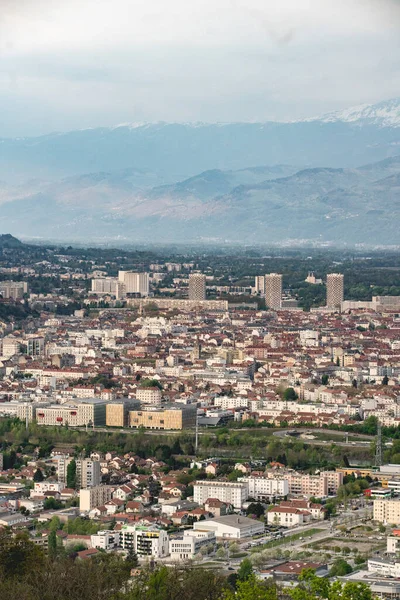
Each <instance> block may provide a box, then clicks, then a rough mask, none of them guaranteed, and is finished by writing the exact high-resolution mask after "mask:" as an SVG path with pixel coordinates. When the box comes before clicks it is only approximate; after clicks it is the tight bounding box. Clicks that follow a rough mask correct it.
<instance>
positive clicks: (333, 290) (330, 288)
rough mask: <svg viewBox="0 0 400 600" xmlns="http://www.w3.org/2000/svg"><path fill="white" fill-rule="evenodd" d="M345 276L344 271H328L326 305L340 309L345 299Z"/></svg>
mask: <svg viewBox="0 0 400 600" xmlns="http://www.w3.org/2000/svg"><path fill="white" fill-rule="evenodd" d="M343 282H344V276H343V275H342V273H328V275H327V276H326V306H327V308H330V309H334V310H340V308H341V306H342V302H343V300H344V283H343Z"/></svg>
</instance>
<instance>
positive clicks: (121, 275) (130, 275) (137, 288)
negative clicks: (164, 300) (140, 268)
mask: <svg viewBox="0 0 400 600" xmlns="http://www.w3.org/2000/svg"><path fill="white" fill-rule="evenodd" d="M118 281H120V282H121V283H123V284H124V285H125V292H126V293H127V294H140V295H141V296H148V295H149V281H150V280H149V274H148V273H134V272H133V271H118Z"/></svg>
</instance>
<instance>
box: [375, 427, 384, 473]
mask: <svg viewBox="0 0 400 600" xmlns="http://www.w3.org/2000/svg"><path fill="white" fill-rule="evenodd" d="M381 465H382V426H381V424H380V421H378V427H377V436H376V449H375V466H376V467H380V466H381Z"/></svg>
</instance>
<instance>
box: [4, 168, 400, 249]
mask: <svg viewBox="0 0 400 600" xmlns="http://www.w3.org/2000/svg"><path fill="white" fill-rule="evenodd" d="M276 175H278V177H276ZM150 182H151V178H150V180H149V183H150ZM143 185H144V184H143ZM10 194H11V190H9V196H8V201H6V202H4V201H3V203H2V204H0V219H1V221H2V223H3V226H5V227H7V229H8V230H9V231H11V232H13V233H16V234H17V233H18V234H20V235H24V236H25V237H29V236H35V237H37V236H42V237H44V238H46V239H62V240H68V239H71V240H77V241H78V240H79V241H82V240H93V241H99V240H103V241H104V240H106V239H107V240H117V241H118V240H122V241H130V242H135V241H141V242H143V241H146V242H149V241H151V242H168V241H171V240H172V241H185V242H187V241H206V240H214V241H220V242H223V241H230V242H235V241H241V242H242V241H245V242H248V243H258V242H285V241H288V240H318V241H330V242H340V243H349V244H353V243H368V244H400V232H399V228H398V225H397V223H398V219H399V218H400V159H399V157H393V158H391V159H385V160H384V161H380V162H378V163H371V164H368V165H365V166H361V167H359V168H357V169H342V168H340V169H334V168H331V167H320V168H312V169H298V167H297V168H296V167H294V166H289V165H280V166H275V167H255V168H247V169H240V170H237V171H234V170H229V171H223V170H212V171H205V172H202V173H200V174H198V175H196V176H194V177H190V178H189V179H185V180H182V181H179V182H177V183H175V184H168V185H162V186H156V187H149V188H145V187H142V188H138V187H137V186H136V184H132V181H131V174H129V175H126V174H122V173H115V174H107V173H102V174H89V175H85V176H78V177H76V178H68V179H64V180H61V181H60V182H58V183H55V182H54V183H50V184H47V185H43V184H42V183H40V184H38V185H37V189H36V190H35V189H34V186H33V185H32V186H31V193H30V194H28V195H24V196H23V197H21V188H20V187H18V188H16V191H15V197H10ZM17 242H18V240H17Z"/></svg>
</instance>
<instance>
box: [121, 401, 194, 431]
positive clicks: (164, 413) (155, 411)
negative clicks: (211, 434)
mask: <svg viewBox="0 0 400 600" xmlns="http://www.w3.org/2000/svg"><path fill="white" fill-rule="evenodd" d="M196 416H197V406H196V405H195V404H186V405H181V406H176V405H174V404H171V405H165V407H163V408H152V407H148V408H143V409H141V410H131V411H129V426H130V427H133V428H135V429H137V428H138V427H145V428H146V429H178V430H180V429H188V428H192V427H195V426H196Z"/></svg>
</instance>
